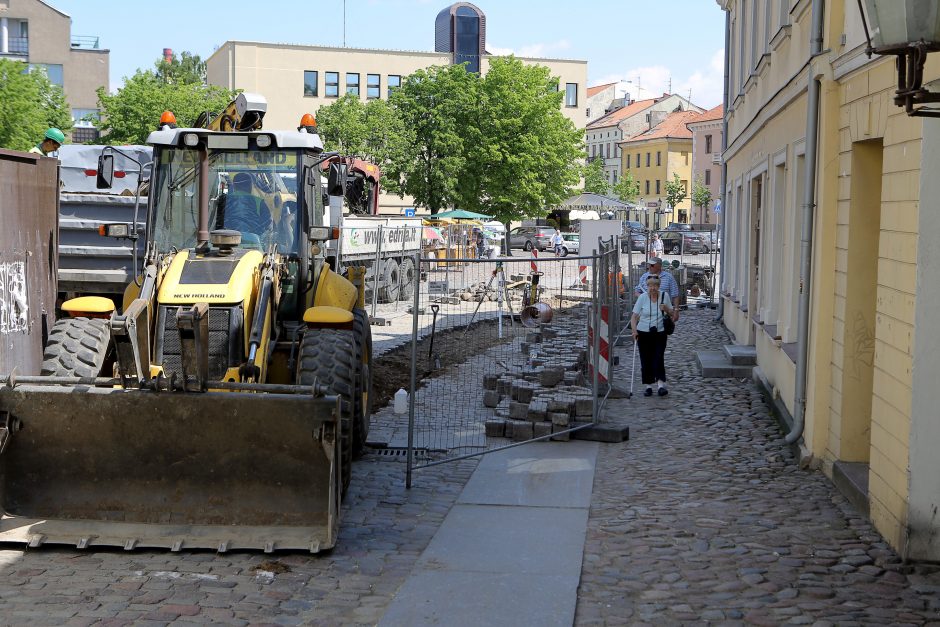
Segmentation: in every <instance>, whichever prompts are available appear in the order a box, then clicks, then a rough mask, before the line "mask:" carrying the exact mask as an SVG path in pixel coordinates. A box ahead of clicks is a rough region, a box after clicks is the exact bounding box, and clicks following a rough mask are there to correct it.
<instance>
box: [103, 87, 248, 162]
mask: <svg viewBox="0 0 940 627" xmlns="http://www.w3.org/2000/svg"><path fill="white" fill-rule="evenodd" d="M235 94H236V92H234V91H231V90H228V89H223V88H221V87H214V86H209V85H205V84H203V83H198V82H185V81H180V82H170V83H168V82H165V80H164V79H162V78H160V77H158V76H157V74H156V73H155V72H153V71H150V70H148V71H143V70H137V72H136V73H135V74H134V75H133V76H131V77H130V78H127V79H125V80H124V85H123V86H122V87H121V88H120V89H119V90H118V91H117V93H115V94H109V93H108V91H107V90H106V89H105V88H103V87H100V88H98V106H99V108H100V109H101V116H102V122H101V124H100V125H99V128H100V130H101V132H102V139H101V141H103V142H105V143H109V144H142V143H144V142H145V141H146V140H147V135H149V134H150V132H151V131H154V130H156V128H157V123H158V122H159V121H160V115H161V114H162V113H163V112H164V111H166V110H169V111H172V112H173V113H174V115H176V121H177V123H178V124H179V125H180V126H193V125H194V124H195V122H196V118H198V117H199V114H200V113H202V112H203V111H208V112H209V113H212V114H215V113H219V112H221V111H222V109H224V108H225V106H226V105H227V104H228V103H229V102H230V101H231V100H232V98H234V97H235Z"/></svg>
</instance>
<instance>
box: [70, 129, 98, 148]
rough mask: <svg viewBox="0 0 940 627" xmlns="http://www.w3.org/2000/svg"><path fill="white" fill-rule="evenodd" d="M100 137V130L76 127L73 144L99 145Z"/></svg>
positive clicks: (73, 132)
mask: <svg viewBox="0 0 940 627" xmlns="http://www.w3.org/2000/svg"><path fill="white" fill-rule="evenodd" d="M99 137H100V136H99V134H98V129H96V128H95V127H94V126H76V127H75V128H73V129H72V143H73V144H91V143H97V142H98V139H99Z"/></svg>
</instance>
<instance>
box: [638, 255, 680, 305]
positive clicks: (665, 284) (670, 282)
mask: <svg viewBox="0 0 940 627" xmlns="http://www.w3.org/2000/svg"><path fill="white" fill-rule="evenodd" d="M653 275H655V276H657V277H659V280H660V282H661V283H662V289H663V291H664V292H666V293H667V294H669V298H670V299H672V300H673V302H678V301H677V300H676V299H678V298H679V284H678V283H676V279H675V277H674V276H672V275H671V274H670V273H668V272H663V260H662V257H652V258H650V260H649V263H648V264H647V270H646V272H644V273H643V274H642V275H641V276H640V282H639V283H637V284H636V287H635V288H633V292H634V294H635V295H636V296H640V295H641V294H643V292H645V291H646V279H648V278H649V277H650V276H653Z"/></svg>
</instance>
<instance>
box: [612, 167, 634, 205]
mask: <svg viewBox="0 0 940 627" xmlns="http://www.w3.org/2000/svg"><path fill="white" fill-rule="evenodd" d="M613 192H614V195H615V196H617V198H619V199H620V200H622V201H623V202H635V201H636V199H637V198H638V197H639V195H640V182H639V181H638V180H636V179H635V178H634V177H633V172H631V171H630V170H627V171H626V172H624V174H623V177H622V178H621V179H620V180H619V181H617V183H616V184H615V185H614V187H613Z"/></svg>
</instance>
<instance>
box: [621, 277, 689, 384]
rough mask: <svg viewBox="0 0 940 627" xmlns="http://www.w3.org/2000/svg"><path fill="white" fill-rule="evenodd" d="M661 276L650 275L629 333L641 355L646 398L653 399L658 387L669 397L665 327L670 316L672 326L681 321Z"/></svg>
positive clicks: (635, 306) (635, 307)
mask: <svg viewBox="0 0 940 627" xmlns="http://www.w3.org/2000/svg"><path fill="white" fill-rule="evenodd" d="M659 288H660V279H659V276H658V275H654V274H651V275H649V276H648V277H647V279H646V291H645V292H644V293H643V294H642V295H641V296H640V297H639V298H637V299H636V303H635V304H634V306H633V315H632V316H630V330H631V332H632V335H633V340H634V341H635V342H636V345H637V348H638V349H639V351H640V374H641V377H642V381H643V384H644V385H646V390H645V391H644V392H643V395H644V396H652V395H653V384H654V383H655V384H656V386H657V388H658V391H657V393H658V394H659V395H660V396H666V395H667V394H669V390H667V389H666V340H667V338H668V335H667V334H666V323H665V321H664V320H663V318H664V317H665V316H668V317H669V318H670V319H671V320H672V321H673V323H675V322H676V321H677V320H678V319H679V311H678V309H675V308H674V307H673V306H672V299H671V298H670V297H669V294H667V293H666V292H663V291H660V289H659Z"/></svg>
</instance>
